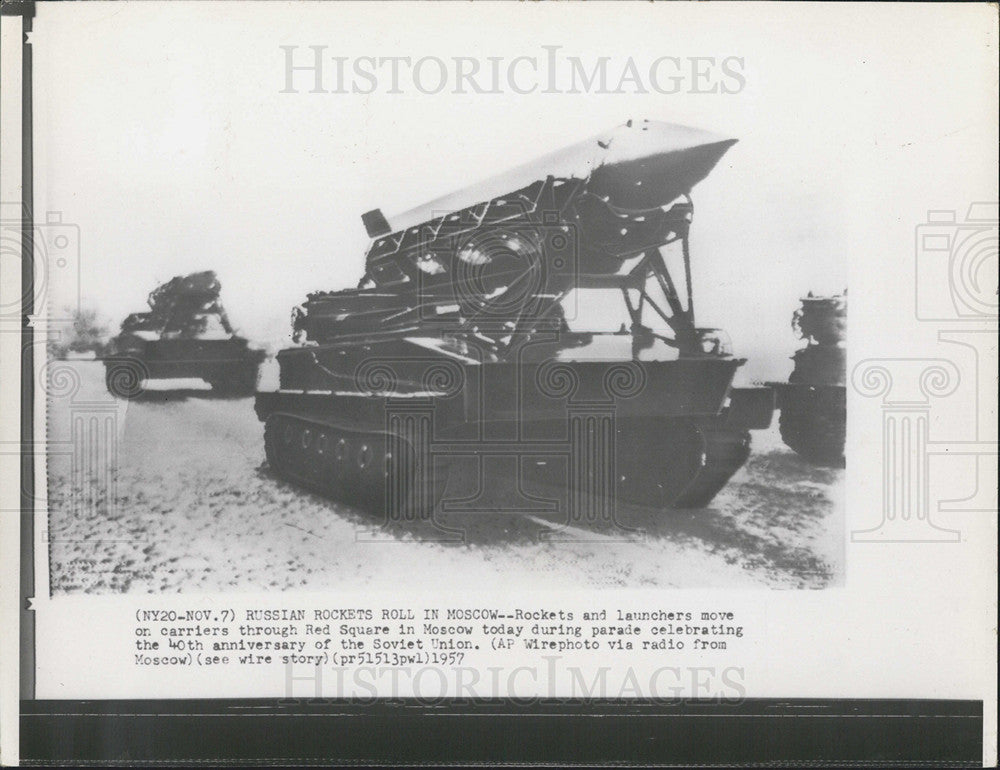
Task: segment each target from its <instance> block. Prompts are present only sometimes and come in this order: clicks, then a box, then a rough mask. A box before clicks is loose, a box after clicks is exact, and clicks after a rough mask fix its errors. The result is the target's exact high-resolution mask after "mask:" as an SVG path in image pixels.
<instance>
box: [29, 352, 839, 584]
mask: <svg viewBox="0 0 1000 770" xmlns="http://www.w3.org/2000/svg"><path fill="white" fill-rule="evenodd" d="M59 364H60V366H65V367H70V368H71V369H72V371H73V372H74V373H75V375H76V377H75V379H73V382H72V383H71V384H66V383H62V384H63V385H64V388H63V390H62V391H61V392H60V394H59V395H53V396H52V397H51V398H50V403H49V410H48V426H49V460H48V463H49V482H48V494H49V525H48V540H49V555H50V581H51V589H52V591H53V593H56V594H62V593H78V592H95V593H118V592H140V593H146V592H152V593H160V592H165V593H176V592H191V591H229V590H235V591H253V590H265V589H279V590H280V589H304V590H322V589H326V588H332V587H345V586H352V587H368V586H371V587H390V586H393V585H398V584H399V581H400V579H401V578H405V579H407V580H415V579H418V580H419V581H420V582H421V584H422V585H431V586H433V585H441V586H445V585H455V584H456V583H457V582H460V583H461V584H463V585H471V586H475V585H490V584H494V583H495V582H496V581H503V583H504V585H505V586H517V585H519V584H523V585H524V586H525V587H528V586H531V587H534V588H540V587H565V586H574V587H583V586H586V587H592V588H611V587H656V586H660V587H685V588H689V587H708V586H720V587H722V586H733V587H737V586H738V587H774V588H823V587H826V586H829V585H833V584H838V583H840V582H842V581H843V577H844V560H843V551H844V513H843V485H844V471H842V470H831V469H825V468H815V467H812V466H810V465H808V464H807V463H805V462H804V461H802V460H801V459H799V457H798V456H796V455H795V454H794V453H792V452H791V450H789V449H787V448H786V447H785V446H784V444H782V442H781V439H780V437H779V436H778V432H777V427H776V422H777V421H775V427H773V428H772V429H770V430H767V431H757V432H755V433H754V449H753V453H752V455H751V457H750V460H749V462H748V463H747V465H746V466H744V468H743V469H742V470H740V471H739V473H737V475H736V476H735V477H734V478H733V479H732V480H731V482H730V484H729V485H728V486H727V487H726V488H725V489H724V490H723V491H722V492H721V493H720V494H719V495H718V496H717V497H716V499H715V500H714V501H713V503H712V506H711V508H708V509H704V510H691V511H650V510H640V509H637V508H630V507H626V506H619V510H618V513H617V520H616V523H615V524H605V525H601V526H598V525H586V526H581V525H577V526H573V527H566V526H565V525H564V522H560V521H558V517H553V516H551V515H545V514H537V513H534V514H527V513H503V512H491V513H481V512H480V513H464V514H457V513H443V514H438V515H437V516H436V521H437V522H439V523H440V524H442V525H444V526H446V527H447V528H448V529H450V530H456V529H457V530H459V531H460V532H461V533H462V534H461V536H459V537H457V538H455V537H453V536H450V535H448V534H447V533H446V532H444V531H443V530H442V528H441V527H435V526H433V524H430V525H428V524H421V525H407V526H393V527H385V526H381V525H380V522H379V521H378V520H377V519H375V518H373V517H372V516H371V515H368V514H366V513H364V512H362V511H358V510H356V509H353V508H351V507H349V506H346V505H343V504H339V503H336V502H333V501H330V500H327V499H325V498H322V497H320V496H317V495H314V494H311V493H309V492H305V491H302V490H300V489H298V488H296V487H295V486H293V485H291V484H288V483H286V482H284V481H282V480H280V479H277V478H275V477H274V476H273V475H271V473H270V472H269V470H268V469H267V466H266V464H265V462H264V448H263V429H262V426H261V424H260V423H259V422H258V420H257V417H256V415H255V414H254V411H253V399H252V398H239V399H224V398H220V397H216V396H213V394H212V393H211V392H210V391H207V390H205V389H204V388H203V386H202V385H201V383H200V382H198V381H173V382H164V383H162V384H157V383H154V384H153V386H154V387H158V388H164V389H163V390H157V391H154V392H150V393H147V394H146V395H145V396H144V397H143V398H142V399H141V400H138V401H133V402H124V401H114V400H113V399H111V397H110V396H109V395H108V394H107V393H106V391H105V389H104V382H103V367H102V366H101V364H100V363H99V362H93V361H73V362H59ZM71 379H72V378H71ZM53 393H55V390H53ZM95 415H96V417H95ZM101 426H103V427H101ZM74 431H76V439H75V441H76V443H75V445H74ZM74 446H76V450H75V451H74V450H73V447H74ZM81 446H86V447H87V449H86V452H84V453H83V454H81V452H80V447H81ZM103 468H107V469H108V470H107V472H106V473H102V472H101V469H103ZM446 497H447V492H446ZM500 504H501V503H498V505H500ZM449 538H451V539H449Z"/></svg>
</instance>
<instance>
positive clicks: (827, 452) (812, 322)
mask: <svg viewBox="0 0 1000 770" xmlns="http://www.w3.org/2000/svg"><path fill="white" fill-rule="evenodd" d="M801 301H802V305H801V307H799V308H798V309H797V310H796V311H795V313H794V314H793V316H792V328H793V330H794V331H795V333H796V334H797V335H798V336H799V338H800V339H802V340H803V341H805V343H806V345H805V347H803V348H801V349H800V350H798V351H796V353H795V355H794V356H792V360H793V361H794V362H795V367H794V369H792V373H791V375H790V376H789V378H788V382H787V383H781V384H775V385H774V387H775V389H776V391H777V405H778V408H779V409H780V410H781V416H780V417H779V418H778V426H779V428H780V430H781V438H782V440H783V441H784V442H785V444H786V445H787V446H788V447H789V448H791V449H793V450H795V452H797V453H798V454H799V455H801V456H802V457H803V458H804V459H806V460H808V461H810V462H812V463H814V464H816V465H821V466H829V467H833V468H843V467H844V465H845V460H844V441H845V439H846V435H847V386H846V382H845V379H846V376H847V350H846V349H845V347H844V338H845V336H846V330H847V293H846V292H844V294H835V295H831V296H828V297H816V296H813V294H812V292H810V293H809V295H808V296H806V297H803V298H802V300H801Z"/></svg>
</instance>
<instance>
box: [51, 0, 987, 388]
mask: <svg viewBox="0 0 1000 770" xmlns="http://www.w3.org/2000/svg"><path fill="white" fill-rule="evenodd" d="M778 10H779V9H778V8H776V7H772V8H770V9H768V10H767V11H765V10H764V9H762V8H760V7H745V6H732V7H730V6H720V5H715V4H711V5H710V6H706V5H704V4H674V3H670V4H656V5H653V4H649V3H643V4H637V5H632V6H623V5H619V4H609V5H599V4H591V3H588V4H586V5H577V4H572V5H571V4H565V3H559V4H544V5H535V4H522V3H517V4H513V3H512V4H502V5H494V6H482V5H480V4H475V6H473V5H471V4H459V3H441V4H436V3H435V4H419V5H418V4H412V5H405V6H389V5H386V4H370V5H364V6H354V5H349V4H341V3H331V4H322V5H314V4H307V3H294V4H264V3H254V4H250V3H246V4H242V3H241V4H236V3H219V4H211V5H208V4H201V3H193V2H185V3H174V4H161V3H154V2H146V3H116V4H109V5H105V4H102V3H72V4H62V3H60V4H57V5H56V6H54V5H53V4H45V3H42V4H40V5H39V6H38V12H37V13H38V15H37V18H36V21H35V29H36V30H37V32H36V33H35V35H34V41H33V42H34V50H35V63H36V75H35V88H36V102H35V104H36V108H35V109H36V111H35V127H36V146H37V151H38V154H37V164H36V179H37V181H36V186H37V191H38V196H39V197H38V201H37V204H38V207H39V209H40V210H41V211H60V212H62V216H63V220H64V221H65V222H70V223H73V224H76V225H78V226H79V228H80V233H81V238H80V252H79V254H80V277H79V281H80V289H81V293H82V296H83V300H84V304H87V305H90V306H94V307H98V308H99V309H100V311H101V312H102V313H103V314H104V316H106V317H107V318H108V319H110V320H111V321H113V323H114V325H115V326H117V324H118V323H119V322H120V320H121V318H122V317H123V316H124V315H126V314H127V313H129V312H132V311H137V310H142V309H144V307H145V297H146V294H147V293H148V292H149V291H150V290H151V289H152V288H153V287H154V286H155V285H156V284H157V283H159V282H162V281H164V280H167V279H169V278H170V277H172V276H173V275H176V274H179V273H185V272H190V271H194V270H203V269H212V270H215V271H216V272H217V273H218V275H219V277H220V279H221V281H222V285H223V302H224V304H225V306H226V308H227V310H228V312H229V315H230V317H231V319H232V320H233V321H234V323H235V324H236V326H237V327H238V328H239V329H240V330H241V331H242V332H243V333H245V334H246V335H247V336H250V337H252V338H255V339H258V340H261V341H269V342H272V343H277V342H280V338H281V336H282V335H284V334H285V333H286V332H287V330H288V318H289V313H290V310H291V307H292V306H293V305H295V304H297V303H299V302H301V301H302V300H303V299H304V298H305V295H306V293H307V292H310V291H314V290H318V289H337V288H345V287H349V286H354V285H355V284H356V283H357V281H358V279H359V277H360V276H361V273H362V269H363V253H364V250H365V247H366V245H367V238H366V236H365V232H364V228H363V227H362V225H361V219H360V215H361V213H362V212H364V211H367V210H368V209H371V208H375V207H381V208H382V209H383V211H384V212H385V213H386V214H387V215H388V216H389V219H390V221H391V220H392V215H393V214H394V213H398V212H401V211H405V210H407V209H409V208H412V207H414V206H417V205H419V204H421V203H424V202H426V201H428V200H430V199H433V198H435V197H438V196H440V195H443V194H446V193H448V192H450V191H451V190H453V189H455V188H457V187H462V186H465V185H467V184H469V183H472V182H475V181H476V180H478V179H480V178H482V177H486V176H490V175H492V174H495V173H498V172H501V171H503V170H505V169H507V168H509V167H511V166H514V165H518V164H520V163H522V162H524V161H526V160H530V159H531V158H532V157H534V156H536V155H541V154H544V153H546V152H550V151H552V150H555V149H558V148H559V147H561V146H563V145H566V144H569V143H571V142H573V141H577V140H579V139H582V138H584V137H587V136H590V135H593V134H595V133H598V132H600V131H601V130H603V129H606V128H608V127H610V126H614V125H616V124H619V123H622V122H624V121H625V120H627V119H629V118H650V119H655V120H665V121H669V122H674V123H681V124H685V125H691V126H696V127H699V128H705V129H708V130H711V131H714V132H717V133H720V134H723V135H726V136H731V137H735V138H737V139H739V143H738V144H737V145H736V146H735V147H734V148H733V149H732V150H730V152H729V153H728V154H727V155H726V156H725V158H724V159H723V161H722V162H721V163H720V164H719V166H718V167H717V168H716V170H715V171H714V172H713V174H712V175H710V176H709V178H708V179H707V180H705V181H704V182H703V183H702V184H700V185H699V186H698V187H696V188H695V191H694V195H693V198H694V202H695V221H694V226H693V229H692V236H691V245H692V255H693V261H694V275H695V303H696V308H697V311H698V322H699V324H700V325H702V326H717V327H722V328H725V329H726V330H727V331H728V332H729V333H730V335H731V337H732V339H733V341H734V344H735V347H736V352H737V353H738V354H742V355H749V356H751V357H752V358H753V360H752V361H751V364H750V365H748V367H747V371H748V372H749V373H750V374H751V375H753V376H758V377H783V376H785V375H787V372H788V370H789V368H790V364H789V362H788V361H787V356H788V355H790V354H791V352H792V351H794V349H795V348H796V347H797V345H798V344H800V343H798V342H797V341H796V340H795V338H794V337H793V336H792V335H791V332H790V328H789V321H790V316H791V313H792V311H793V310H794V309H795V307H796V306H797V300H798V297H799V296H801V295H803V294H804V293H805V292H807V291H809V290H813V291H816V292H831V291H838V290H841V289H843V288H844V287H845V286H847V285H848V252H849V250H857V249H858V248H859V244H861V245H863V244H865V243H866V238H865V234H864V231H865V229H866V228H871V229H872V230H873V231H874V230H877V229H878V228H880V227H881V226H883V225H884V224H885V223H886V222H888V221H890V220H892V219H894V218H896V217H898V216H899V214H898V211H897V209H895V208H893V207H892V206H891V205H889V204H888V202H887V201H888V200H889V199H890V198H892V197H893V196H896V200H898V197H899V196H900V194H901V191H902V193H905V191H906V190H907V189H909V188H910V187H913V186H915V185H923V186H926V183H927V180H928V179H932V180H933V184H935V185H938V186H940V187H941V189H942V198H943V200H945V201H951V200H966V199H967V197H968V196H969V195H975V194H977V189H982V185H983V184H984V182H983V181H982V179H983V174H987V173H989V174H995V169H996V155H995V153H996V140H995V117H994V116H995V109H996V102H995V81H991V80H984V79H983V78H984V73H986V74H987V75H988V74H989V68H987V67H985V66H984V65H983V61H988V60H989V58H990V57H993V58H995V56H996V35H995V31H994V30H993V27H995V23H991V22H989V13H990V11H989V10H988V9H987V8H986V7H985V6H982V7H981V8H980V9H977V8H975V7H972V8H969V9H968V10H967V11H960V10H959V9H958V8H957V7H953V8H950V9H948V10H949V12H950V13H949V15H948V16H947V20H946V21H945V20H944V17H943V16H942V13H941V11H940V9H925V10H922V9H919V8H907V9H906V10H905V12H904V10H903V9H899V8H894V9H885V10H883V9H877V8H871V7H867V8H856V7H852V6H843V5H838V6H837V7H836V8H824V7H820V6H816V5H811V6H808V7H805V8H802V7H799V8H792V9H787V10H786V11H785V12H784V13H783V15H782V19H781V20H780V21H779V20H778V18H777V15H776V14H777V11H778ZM983 10H985V11H986V14H985V15H984V14H983V13H982V12H981V11H983ZM904 13H905V19H904V18H903V14H904ZM993 13H995V12H993ZM888 14H891V15H892V17H890V16H889V15H888ZM891 18H898V19H899V23H898V24H897V23H892V22H891ZM994 22H995V15H994ZM969 41H974V43H973V44H972V45H971V47H972V49H973V50H976V45H977V44H979V42H980V41H981V45H982V47H983V58H977V56H970V57H969V59H968V61H961V60H959V61H954V60H949V59H947V58H946V59H942V58H941V56H940V51H941V50H959V49H965V48H968V47H969V45H970V44H969ZM288 45H293V46H300V48H299V49H298V51H297V52H296V54H301V59H300V61H302V62H304V63H308V62H309V61H310V60H311V52H310V51H309V49H308V48H307V47H308V46H313V45H323V46H327V49H326V50H325V52H324V55H325V56H326V57H329V63H328V64H327V65H326V66H328V67H329V69H328V70H327V71H326V73H327V75H328V76H329V77H330V78H331V79H332V73H333V61H332V57H334V56H340V57H348V60H347V66H348V67H350V66H351V65H352V63H353V62H354V60H356V58H357V57H363V56H373V57H390V56H408V57H410V58H411V60H413V61H415V60H417V59H420V58H421V57H425V56H436V57H439V58H440V59H442V60H443V61H445V62H446V63H449V62H450V60H451V57H472V58H476V59H477V60H479V61H481V62H483V63H484V66H485V63H486V62H487V59H486V57H489V56H494V57H497V56H499V57H504V62H505V63H509V62H510V61H511V60H512V59H514V58H515V57H517V56H528V57H531V58H533V59H535V60H541V59H543V57H544V56H545V55H546V49H544V48H543V46H562V48H560V49H559V50H558V55H559V56H560V57H572V56H577V57H580V58H581V61H584V62H585V63H587V65H588V68H589V67H591V66H593V64H594V63H595V62H596V61H598V57H602V56H603V57H609V62H608V66H609V71H610V72H612V73H613V77H612V79H613V80H614V81H616V82H617V80H618V75H619V73H621V72H622V70H623V67H625V66H626V63H627V60H628V59H629V57H632V60H633V61H635V62H636V63H637V65H636V66H637V71H638V72H639V73H640V77H641V78H643V79H648V71H649V67H650V62H653V61H655V60H657V59H658V58H660V57H664V56H670V57H678V58H679V59H680V60H681V61H682V64H683V63H685V62H687V61H688V57H713V58H715V59H716V63H717V65H718V63H719V62H721V61H722V60H723V59H727V58H730V57H736V58H738V59H739V60H741V64H739V65H735V64H732V65H731V66H732V67H733V68H737V67H738V68H739V71H740V73H741V75H742V78H743V80H744V81H745V85H743V86H742V88H736V86H737V85H738V81H737V79H735V78H732V77H729V78H728V79H727V80H726V85H727V86H729V88H728V89H718V91H717V92H716V93H690V91H691V90H692V88H691V82H690V77H688V78H687V80H686V81H685V82H684V83H683V87H682V88H681V92H680V93H676V94H662V93H658V92H656V91H655V90H653V89H651V88H650V87H649V83H648V82H647V83H645V86H646V90H647V91H649V93H633V92H631V91H633V90H634V84H632V86H631V87H627V88H625V89H623V90H624V91H625V93H578V94H570V93H541V92H539V91H536V92H534V93H531V94H518V93H513V92H512V91H511V89H510V88H507V87H506V85H504V88H503V89H502V90H503V93H485V94H477V93H465V94H455V93H453V90H454V89H453V88H451V87H448V88H445V89H444V90H443V91H442V92H441V93H436V94H424V93H419V92H417V91H416V90H415V89H413V88H409V89H408V90H407V91H406V92H405V93H402V94H398V93H388V92H387V91H389V90H390V87H391V84H390V83H389V82H388V75H387V73H385V72H381V71H380V80H379V86H378V88H377V89H375V91H374V92H373V93H370V94H359V93H323V94H318V93H309V90H310V88H311V87H312V80H311V75H309V74H306V75H302V74H301V73H300V74H296V76H295V78H296V79H295V81H294V82H295V84H296V85H297V88H298V91H299V92H298V93H281V91H282V89H284V88H285V78H286V72H285V56H286V53H285V51H283V50H282V49H281V47H280V46H288ZM717 65H716V66H717ZM519 72H520V75H521V77H522V82H524V81H527V80H530V77H529V76H530V75H531V74H532V73H531V72H530V71H529V69H524V68H522V69H521V70H519ZM714 72H715V76H716V77H721V76H720V75H719V72H718V70H715V71H714ZM434 79H435V78H428V80H429V81H430V82H431V83H433V81H434ZM331 87H332V86H331ZM612 88H614V86H613V85H612ZM348 90H349V89H348ZM723 90H737V92H736V93H723V92H722V91H723ZM929 104H933V105H935V108H934V109H928V105H929ZM983 147H986V148H990V149H989V150H988V152H989V153H990V154H989V155H988V157H983V156H982V148H983ZM991 169H992V170H991ZM910 175H912V179H911V178H910ZM993 184H995V183H993ZM977 185H979V187H978V188H977ZM883 190H884V193H883ZM883 201H886V203H885V207H884V208H880V206H881V205H882V202H883ZM908 215H909V212H908ZM914 216H915V214H914ZM914 221H917V220H914ZM899 248H900V253H899V258H900V259H904V258H905V259H912V258H913V257H912V240H911V239H907V240H906V241H905V242H901V243H900V244H899ZM882 256H883V257H884V255H882ZM863 259H864V257H863V255H859V254H854V255H853V260H852V264H862V265H863Z"/></svg>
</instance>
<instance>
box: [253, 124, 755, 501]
mask: <svg viewBox="0 0 1000 770" xmlns="http://www.w3.org/2000/svg"><path fill="white" fill-rule="evenodd" d="M734 143H735V140H733V139H727V138H723V137H718V136H715V135H713V134H709V133H707V132H704V131H700V130H696V129H691V128H686V127H682V126H676V125H671V124H664V123H654V122H648V121H644V122H635V123H633V122H629V123H628V124H626V125H622V126H619V127H618V128H616V129H614V130H611V131H609V132H607V133H605V134H602V135H600V136H597V137H594V138H593V139H591V140H587V141H585V142H582V143H579V144H576V145H573V146H572V147H569V148H567V149H566V150H563V151H561V152H557V153H555V154H553V155H550V156H547V157H545V158H541V159H539V160H537V161H534V162H532V163H530V164H527V165H525V166H522V167H519V168H517V169H514V170H513V171H511V172H509V173H507V174H504V175H501V176H500V177H497V178H494V179H490V180H488V181H486V182H484V183H482V184H480V185H477V186H475V187H472V188H469V189H466V190H462V191H460V192H458V193H455V194H453V195H450V196H447V197H446V198H443V199H439V200H436V201H433V202H431V203H428V204H426V205H425V206H421V207H419V208H418V209H416V210H414V211H411V212H409V213H407V214H404V215H401V216H400V217H398V218H394V219H393V223H392V225H390V224H389V222H388V221H387V220H386V218H385V217H384V216H383V215H382V213H381V212H380V211H379V210H375V211H371V212H368V213H367V214H364V215H363V217H362V219H363V221H364V224H365V225H366V227H367V230H368V233H369V236H370V237H371V238H372V242H371V245H370V247H369V249H368V252H367V255H366V270H365V274H364V276H363V278H362V279H361V281H360V283H359V285H358V287H357V288H355V289H346V290H342V291H321V292H316V293H313V294H310V295H309V296H308V298H307V299H306V301H305V302H304V304H303V305H302V306H301V307H299V308H297V309H296V310H295V312H294V313H293V328H294V335H295V338H296V340H297V343H298V344H297V346H295V347H290V348H288V349H285V350H282V351H281V352H279V353H278V356H277V358H278V362H279V364H280V388H279V389H278V390H276V391H270V392H259V393H258V395H257V400H256V410H257V414H258V416H259V418H260V419H261V420H262V421H263V422H264V424H265V425H264V438H265V451H266V456H267V461H268V463H269V465H270V467H271V468H272V469H273V470H274V471H275V472H276V473H278V474H279V475H281V476H284V477H286V478H288V479H291V480H293V481H294V482H297V483H299V484H302V485H305V486H308V487H310V488H313V489H317V490H320V491H322V492H324V493H326V494H328V495H331V496H333V497H335V498H337V499H342V500H346V501H349V502H352V503H356V504H359V505H361V506H363V507H366V508H368V509H370V510H373V511H376V512H384V513H388V514H389V515H390V516H406V517H409V516H417V515H420V516H426V515H427V514H428V513H429V512H430V511H431V510H433V508H434V506H435V504H436V503H437V502H438V501H439V499H440V498H441V495H442V493H443V490H444V489H445V486H446V483H448V479H449V476H451V477H452V482H454V475H455V468H456V466H457V464H458V463H457V458H459V457H460V456H464V457H465V458H466V459H468V458H469V457H473V458H474V459H475V460H476V462H477V463H478V473H479V475H480V477H481V478H480V480H479V485H480V486H482V485H483V484H487V483H488V482H489V476H490V474H491V473H498V472H501V471H500V470H498V469H499V468H500V467H501V466H502V463H499V462H497V463H491V462H490V459H491V458H494V459H495V458H502V457H507V458H508V459H509V458H510V457H511V456H514V457H516V458H517V459H516V461H515V462H514V465H513V466H511V465H510V464H509V463H508V464H507V465H506V466H503V467H506V468H507V471H504V472H508V473H510V474H511V475H512V476H513V477H514V478H510V479H509V481H510V483H511V484H514V485H517V486H518V487H520V488H522V489H523V488H525V485H530V484H533V483H536V482H537V483H540V484H549V485H553V486H555V487H560V486H561V487H562V488H565V489H566V490H568V493H567V496H566V497H565V502H566V505H567V506H568V507H569V508H570V509H571V513H572V514H573V515H576V516H586V517H587V518H593V517H595V516H607V515H609V512H612V513H613V508H614V505H615V502H616V501H628V502H630V503H635V504H638V505H643V506H651V507H655V508H669V507H701V506H705V505H707V504H708V503H709V502H710V501H711V500H712V498H713V497H714V496H715V494H716V493H717V492H718V491H719V490H720V489H721V488H722V487H723V486H724V485H725V484H726V482H727V481H728V480H729V478H730V477H731V476H732V475H733V474H734V473H735V472H736V471H737V470H738V469H739V468H740V467H741V466H742V465H743V463H744V462H745V461H746V459H747V456H748V453H749V448H750V434H749V432H748V429H749V428H754V427H766V426H767V425H768V424H769V423H770V420H771V415H772V410H773V400H774V394H773V391H771V390H770V389H767V388H757V389H753V388H747V389H734V388H732V387H731V385H732V382H733V377H734V375H735V373H736V371H737V369H738V368H739V367H740V366H741V365H742V364H743V363H744V361H743V359H739V358H736V357H734V356H733V354H732V351H731V350H730V344H729V341H728V337H727V336H726V334H725V333H724V332H722V331H720V330H717V329H711V328H703V327H699V326H697V325H696V323H695V315H694V306H693V305H694V301H693V297H694V293H693V288H692V285H691V263H690V259H689V252H688V231H689V228H690V226H691V221H692V217H693V212H694V208H693V204H692V201H691V198H690V197H689V193H690V191H691V188H692V187H693V186H694V185H695V184H696V183H697V182H699V181H700V180H701V179H703V178H704V177H705V176H706V175H707V174H708V173H709V172H710V171H711V170H712V168H713V167H714V166H715V165H716V164H717V162H718V161H719V159H720V158H721V157H722V156H723V154H724V153H725V152H726V151H727V150H728V149H729V148H730V147H731V146H732V145H733V144H734ZM474 491H475V490H473V492H474ZM526 496H527V497H531V495H530V494H529V495H526ZM533 499H537V498H533ZM450 502H451V499H450V498H449V499H447V500H445V503H450Z"/></svg>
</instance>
